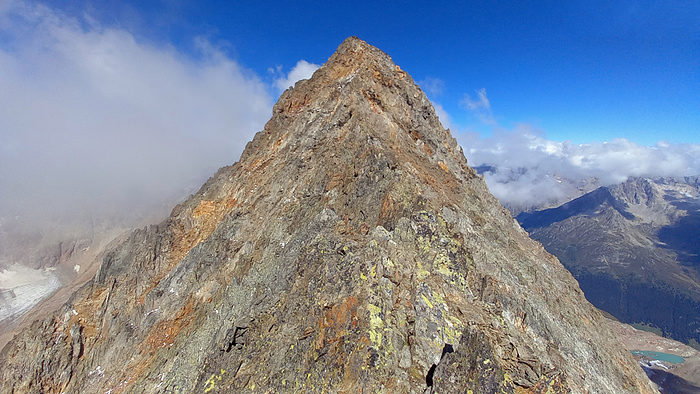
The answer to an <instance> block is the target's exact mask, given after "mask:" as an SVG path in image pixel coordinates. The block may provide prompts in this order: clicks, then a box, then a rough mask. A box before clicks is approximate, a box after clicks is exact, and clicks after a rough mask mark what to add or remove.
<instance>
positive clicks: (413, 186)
mask: <svg viewBox="0 0 700 394" xmlns="http://www.w3.org/2000/svg"><path fill="white" fill-rule="evenodd" d="M602 319H603V317H602V316H601V315H600V313H599V312H598V311H597V310H596V309H595V308H593V307H592V306H591V305H590V304H589V303H588V302H587V301H586V300H585V298H584V296H583V293H582V292H581V290H580V289H579V287H578V284H577V283H576V281H575V280H574V279H573V277H572V276H571V275H570V274H569V273H568V272H567V271H566V270H565V269H564V268H563V267H562V266H561V264H560V263H559V262H558V261H557V259H556V258H554V257H553V256H552V255H550V254H548V253H547V252H546V251H545V250H544V249H543V248H542V246H541V245H539V244H538V243H536V242H534V241H532V240H531V239H530V238H529V237H528V235H527V233H526V232H525V231H523V230H522V228H520V226H519V225H518V224H517V223H516V222H515V221H514V220H513V219H512V217H511V216H510V214H509V213H508V212H507V211H506V210H505V209H503V208H502V207H501V206H500V204H499V203H498V201H497V200H496V199H495V198H494V197H493V196H491V194H490V193H489V192H488V190H487V188H486V185H485V183H484V181H483V179H482V178H481V177H479V176H478V175H477V174H476V173H475V172H474V171H473V170H472V169H471V168H470V167H469V166H468V165H467V162H466V159H465V158H464V156H463V154H462V151H461V148H460V147H459V146H458V144H457V143H456V141H455V140H454V138H452V137H451V135H450V133H449V131H447V130H445V129H444V128H443V127H442V126H441V125H440V123H439V121H438V118H437V116H436V115H435V111H434V109H433V107H432V105H431V104H430V102H429V101H428V99H427V98H426V96H425V95H424V94H423V92H422V91H421V90H420V89H419V88H418V87H417V86H416V85H415V84H414V82H413V80H412V79H411V77H410V76H409V75H408V74H406V73H405V72H404V71H402V70H401V69H400V68H399V67H398V66H396V65H395V64H394V63H393V62H392V61H391V58H389V56H387V55H386V54H384V53H383V52H381V51H380V50H378V49H377V48H374V47H372V46H370V45H368V44H367V43H365V42H363V41H361V40H359V39H357V38H349V39H347V40H346V41H345V42H344V43H343V44H342V45H341V46H340V47H339V48H338V50H337V52H336V53H335V54H334V55H333V56H332V57H331V58H330V59H329V60H328V62H327V63H326V64H325V65H324V66H323V67H321V68H320V69H319V70H318V71H316V73H315V74H314V76H313V77H312V78H311V79H310V80H307V81H301V82H298V83H297V84H296V86H295V87H294V88H292V89H289V90H287V91H286V92H284V94H283V95H282V97H281V98H280V100H279V102H278V103H277V104H276V105H275V107H274V110H273V116H272V119H271V120H270V121H269V122H268V123H267V125H266V126H265V129H264V130H263V131H261V132H259V133H258V134H257V135H256V136H255V138H254V139H253V140H252V141H251V142H250V143H249V144H248V146H247V147H246V150H245V151H244V153H243V155H242V157H241V159H240V161H239V162H238V163H236V164H235V165H233V166H231V167H226V168H222V169H221V170H219V171H218V172H217V174H216V175H215V176H214V177H212V178H211V179H210V180H209V181H208V182H207V183H206V184H205V185H204V186H203V187H202V189H201V190H200V191H199V192H198V193H197V194H196V195H194V196H192V197H191V198H190V199H189V200H187V201H186V202H185V203H183V204H182V205H180V206H178V207H176V208H175V209H174V210H173V212H172V215H171V216H170V218H169V219H168V220H167V221H165V222H163V223H162V224H160V225H158V226H152V227H149V228H146V229H142V230H139V231H136V232H134V233H133V234H132V235H131V236H130V237H129V239H128V240H127V241H126V242H124V243H123V244H121V245H120V246H118V247H116V248H114V249H113V250H112V251H111V252H110V253H108V255H107V256H106V257H105V259H104V261H103V262H102V266H101V268H100V270H99V272H98V273H97V275H96V277H95V279H94V281H93V282H91V283H89V284H88V285H86V286H85V287H84V288H82V289H81V291H79V292H78V293H77V294H76V295H75V296H74V297H73V299H72V300H71V301H70V302H69V303H68V304H67V305H66V306H65V307H64V308H63V310H62V311H60V312H59V313H57V314H55V315H54V316H53V317H52V318H51V319H47V320H44V321H39V322H36V323H35V324H34V326H33V327H32V328H31V330H26V331H24V332H22V333H21V334H20V335H18V336H17V337H16V338H15V339H14V341H13V342H11V343H10V345H8V346H7V347H6V348H5V349H4V350H3V353H2V356H1V357H0V362H1V363H2V365H3V368H2V372H1V373H2V379H1V381H2V390H3V392H56V393H58V392H81V393H88V392H94V393H97V392H99V393H102V392H105V391H110V390H111V392H113V393H118V392H133V393H141V392H205V393H210V392H212V393H213V392H238V391H242V390H248V391H251V392H358V391H361V392H370V391H371V392H375V391H376V392H409V393H423V392H425V391H428V392H451V391H452V389H456V388H457V387H460V390H461V391H465V390H467V389H468V388H471V390H472V391H473V392H518V393H526V392H531V393H540V392H542V393H544V392H549V393H564V392H572V393H588V392H616V393H626V392H629V393H653V392H656V389H655V388H654V387H653V386H652V384H651V383H650V382H649V380H648V379H647V378H646V377H645V376H644V374H643V372H642V370H641V369H640V368H639V366H638V365H637V364H636V363H635V361H634V360H633V358H632V356H631V355H630V354H629V353H628V352H627V351H625V350H624V349H623V348H622V346H621V345H620V344H619V343H618V342H617V341H616V340H615V339H614V335H612V334H611V332H610V331H609V329H608V328H607V327H606V326H605V325H604V324H602V321H603V320H602Z"/></svg>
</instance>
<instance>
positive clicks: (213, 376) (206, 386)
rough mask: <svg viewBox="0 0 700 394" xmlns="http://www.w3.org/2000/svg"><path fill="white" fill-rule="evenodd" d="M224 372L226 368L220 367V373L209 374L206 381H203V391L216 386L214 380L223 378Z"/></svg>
mask: <svg viewBox="0 0 700 394" xmlns="http://www.w3.org/2000/svg"><path fill="white" fill-rule="evenodd" d="M225 373H226V370H224V369H222V370H221V373H220V374H218V375H217V374H215V373H213V374H211V376H210V377H209V379H207V381H206V382H204V392H205V393H208V392H210V391H212V390H214V389H215V388H216V382H219V381H221V379H222V378H223V376H224V374H225Z"/></svg>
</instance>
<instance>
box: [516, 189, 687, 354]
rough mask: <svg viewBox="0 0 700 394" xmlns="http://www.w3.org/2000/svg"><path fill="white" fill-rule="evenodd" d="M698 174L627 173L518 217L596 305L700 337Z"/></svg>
mask: <svg viewBox="0 0 700 394" xmlns="http://www.w3.org/2000/svg"><path fill="white" fill-rule="evenodd" d="M699 179H700V178H698V177H680V178H672V177H667V178H655V179H649V178H632V179H630V180H628V181H627V182H624V183H622V184H619V185H613V186H609V187H603V188H600V189H597V190H595V191H593V192H591V193H588V194H586V195H584V196H582V197H579V198H577V199H575V200H573V201H571V202H569V203H567V204H564V205H562V206H560V207H558V208H552V209H548V210H543V211H538V212H531V213H522V214H520V215H519V216H518V220H519V221H520V222H521V223H522V225H523V227H524V228H526V229H527V230H528V231H529V232H530V235H531V236H532V237H533V238H535V239H537V240H539V241H540V242H542V243H543V244H544V245H545V247H546V248H547V250H548V251H550V252H552V253H553V254H555V255H557V256H559V259H560V260H561V261H562V263H563V264H564V265H565V266H566V267H567V268H568V269H569V270H570V271H571V272H572V273H573V274H574V276H575V277H576V278H577V279H578V280H579V283H580V284H581V287H582V289H583V290H584V291H585V292H586V296H587V297H588V298H589V300H590V301H591V302H592V303H593V304H594V305H596V306H597V307H599V308H601V309H603V310H605V311H607V312H610V313H611V314H612V315H614V316H615V317H616V318H618V319H620V320H621V321H623V322H626V323H651V324H652V325H654V326H655V327H658V328H660V329H662V330H663V331H664V332H665V334H666V335H670V336H672V337H673V338H676V339H678V340H680V341H683V342H688V341H689V340H691V339H694V340H696V341H700V315H699V314H698V312H697V311H698V310H700V260H699V259H698V253H699V252H700V250H698V246H697V237H698V234H700V203H699V202H698V201H700V200H699V199H698V196H700V186H699V185H700V182H699Z"/></svg>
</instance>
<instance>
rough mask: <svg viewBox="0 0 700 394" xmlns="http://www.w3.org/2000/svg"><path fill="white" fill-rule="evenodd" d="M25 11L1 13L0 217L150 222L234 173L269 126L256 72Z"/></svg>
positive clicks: (208, 53)
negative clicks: (193, 189) (154, 213)
mask: <svg viewBox="0 0 700 394" xmlns="http://www.w3.org/2000/svg"><path fill="white" fill-rule="evenodd" d="M194 44H195V47H196V48H197V50H198V52H199V53H198V54H197V56H196V59H195V58H193V57H192V56H188V55H186V54H183V53H181V52H178V50H176V49H174V48H173V47H171V46H167V45H164V46H158V45H154V44H149V43H144V42H140V41H138V40H137V39H136V38H135V37H134V36H133V35H131V34H130V33H129V32H127V31H125V30H120V29H118V28H106V27H103V26H101V25H100V24H99V23H97V22H95V21H94V20H92V19H90V18H89V17H84V18H82V19H75V18H70V17H67V16H64V15H62V14H60V13H58V12H56V11H54V10H52V9H50V8H48V7H45V6H42V5H33V4H30V3H24V2H18V1H17V2H10V3H5V5H4V6H3V7H0V108H1V110H0V168H2V172H1V173H0V193H1V194H2V195H1V196H0V216H3V215H8V214H11V215H30V214H31V215H43V214H49V215H53V214H58V213H60V212H63V213H65V214H68V215H70V214H71V213H74V212H76V211H81V212H84V211H94V212H95V213H100V212H106V211H114V212H115V213H116V212H119V211H120V210H122V209H124V208H125V207H129V208H130V209H131V210H132V211H133V212H135V213H137V214H138V215H144V216H145V215H148V213H149V212H150V211H151V210H152V209H154V207H153V205H154V203H163V202H165V201H168V202H171V201H172V199H174V198H178V197H185V196H186V194H185V193H186V191H185V190H184V189H185V188H186V186H189V185H196V186H199V184H201V182H202V181H203V180H204V179H205V178H206V176H208V175H210V174H212V173H213V171H214V170H215V169H216V168H218V167H220V166H223V165H227V164H232V163H234V162H235V161H236V160H237V159H238V157H239V155H240V153H241V151H242V150H243V148H244V146H245V143H246V142H247V141H248V140H249V139H250V138H251V137H252V135H253V134H254V133H255V132H257V131H259V130H261V129H262V127H263V125H264V122H265V121H266V120H267V119H268V118H269V116H270V109H271V107H272V97H271V95H270V93H269V86H267V85H265V84H264V83H263V82H261V81H260V79H259V78H258V77H257V76H256V75H255V74H254V73H252V72H251V71H248V70H247V69H245V68H244V67H241V66H240V65H239V64H238V63H236V62H235V61H234V60H231V59H230V58H229V57H228V56H227V55H226V53H225V52H223V50H221V49H219V48H217V47H216V46H214V45H212V44H211V43H209V42H208V41H207V40H206V39H204V38H197V39H196V41H195V43H194Z"/></svg>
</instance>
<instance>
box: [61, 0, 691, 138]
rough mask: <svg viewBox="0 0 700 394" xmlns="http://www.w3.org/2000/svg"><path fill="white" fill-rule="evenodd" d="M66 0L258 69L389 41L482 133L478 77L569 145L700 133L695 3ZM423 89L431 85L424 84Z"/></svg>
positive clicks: (143, 35)
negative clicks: (357, 41)
mask: <svg viewBox="0 0 700 394" xmlns="http://www.w3.org/2000/svg"><path fill="white" fill-rule="evenodd" d="M438 3H439V4H432V3H430V2H423V1H413V2H411V1H405V2H401V1H386V2H368V1H360V2H327V1H323V2H321V1H308V2H302V1H295V2H265V1H255V2H252V1H250V2H244V1H239V2H204V1H184V0H183V1H176V0H170V1H148V2H144V1H118V2H114V1H112V2H110V1H106V2H105V1H93V2H90V1H72V2H68V3H66V2H65V1H54V2H49V3H48V4H50V5H51V6H53V7H57V8H60V9H62V10H63V11H65V12H67V13H69V14H70V13H72V14H75V15H77V16H80V15H81V14H82V13H85V12H87V13H89V14H90V15H91V16H92V17H94V18H97V19H98V20H99V21H100V23H102V24H103V25H105V26H117V27H120V28H123V29H126V30H128V31H130V32H132V33H133V34H134V36H135V37H136V39H137V40H146V41H152V42H155V43H160V44H162V45H174V46H176V47H177V48H178V49H180V50H182V51H183V52H184V53H190V54H191V55H193V56H197V54H196V53H195V52H194V51H193V46H192V42H193V40H194V38H195V37H206V38H207V39H208V40H209V41H211V42H212V43H214V44H215V45H220V46H221V47H222V48H224V49H225V51H226V52H227V54H228V55H229V56H232V57H233V58H234V59H236V60H237V61H238V62H240V64H242V65H243V66H245V67H248V68H250V69H252V70H253V71H254V72H255V73H257V74H258V75H260V76H261V77H262V78H266V77H268V78H270V77H272V76H270V75H266V73H267V70H268V69H269V68H271V67H277V66H282V68H283V69H284V70H289V69H290V68H291V67H293V66H294V65H295V64H296V62H297V61H298V60H301V59H304V60H306V61H309V62H311V63H315V64H322V63H323V62H325V60H326V59H327V58H328V57H329V56H330V54H331V53H332V52H333V51H334V50H335V48H336V47H337V45H338V44H339V43H340V42H341V41H342V40H343V39H344V38H346V37H348V36H350V35H356V36H359V37H360V38H362V39H364V40H366V41H368V42H369V43H370V44H373V45H375V46H378V47H379V48H381V49H382V50H384V51H385V52H387V53H389V54H390V55H391V56H392V57H393V58H394V60H395V62H396V63H397V64H399V65H401V66H402V67H403V68H404V69H405V70H407V71H408V72H409V73H410V74H411V75H413V77H414V78H415V79H416V81H419V82H421V81H425V80H426V79H433V80H439V81H441V82H440V83H439V84H440V87H441V89H440V90H439V91H429V92H428V93H429V95H430V96H431V99H433V100H434V101H436V102H438V103H439V104H441V105H442V106H443V107H444V109H445V110H446V111H447V112H448V113H449V115H450V116H451V120H452V123H453V124H454V125H455V126H457V127H458V128H461V129H469V130H474V131H478V132H480V133H483V134H485V135H488V134H490V132H491V131H492V128H493V126H494V125H493V124H487V125H485V124H483V122H482V121H481V120H480V119H479V117H477V116H474V114H472V113H471V111H469V110H468V109H467V108H465V106H464V101H463V100H464V98H465V96H466V95H470V96H471V97H472V98H476V96H477V93H476V92H477V91H478V90H480V89H485V90H486V92H487V97H488V100H489V102H490V104H491V111H492V114H493V118H494V120H496V121H497V124H498V126H501V127H505V128H512V127H514V126H515V125H516V124H518V123H528V124H531V125H533V126H535V127H537V128H539V129H541V130H543V131H544V132H545V133H546V135H547V137H548V138H550V139H553V140H557V141H564V140H571V141H572V142H574V143H590V142H595V141H608V140H612V139H615V138H620V137H622V138H626V139H628V140H631V141H634V142H637V143H639V144H643V145H653V144H655V143H657V142H658V141H660V140H668V141H670V142H676V143H683V142H692V143H696V142H700V60H698V59H700V3H698V2H697V1H668V2H666V1H664V2H661V1H613V2H609V1H588V2H561V1H541V2H522V1H510V2H509V1H498V2H496V1H493V2H462V1H459V2H448V1H446V2H438ZM426 90H428V89H426Z"/></svg>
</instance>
